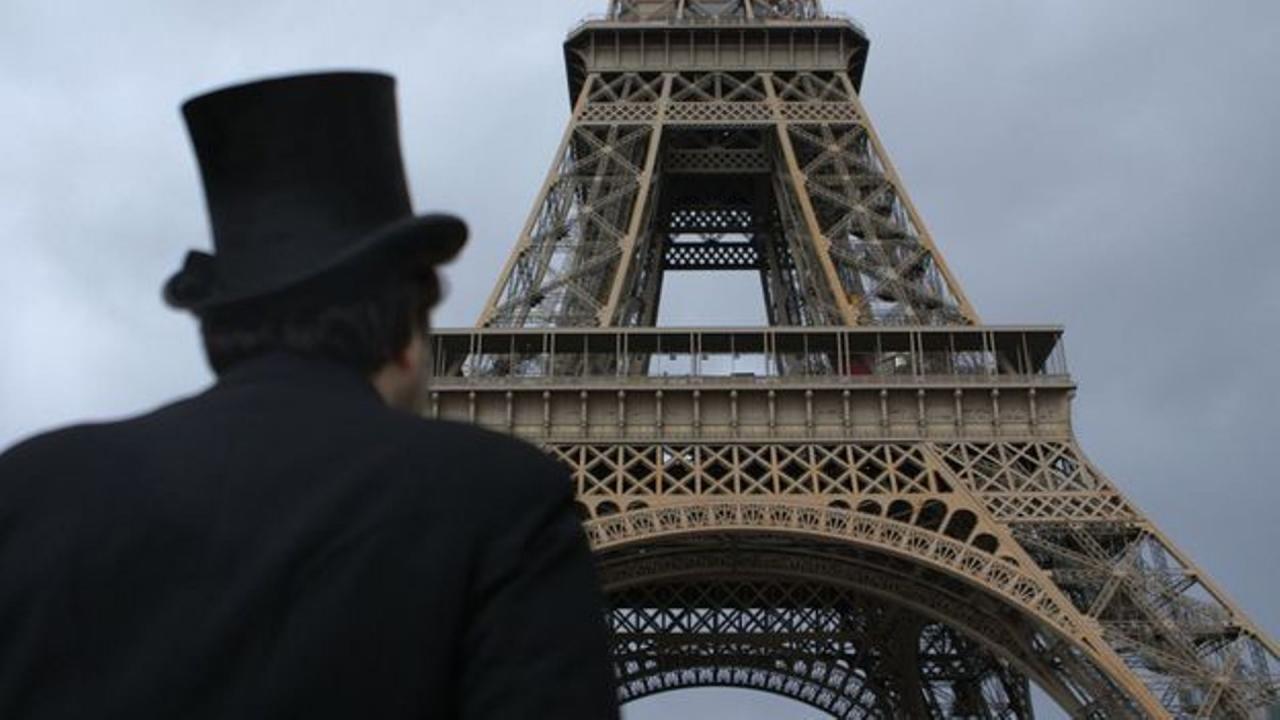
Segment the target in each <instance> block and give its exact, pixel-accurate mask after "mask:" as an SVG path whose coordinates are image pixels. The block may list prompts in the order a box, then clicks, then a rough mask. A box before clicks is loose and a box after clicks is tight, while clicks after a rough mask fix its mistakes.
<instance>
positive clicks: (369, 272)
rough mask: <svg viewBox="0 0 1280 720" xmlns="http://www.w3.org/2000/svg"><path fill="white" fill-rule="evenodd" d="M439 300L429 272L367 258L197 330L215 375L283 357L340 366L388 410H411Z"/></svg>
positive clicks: (403, 261)
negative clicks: (264, 358)
mask: <svg viewBox="0 0 1280 720" xmlns="http://www.w3.org/2000/svg"><path fill="white" fill-rule="evenodd" d="M439 299H440V282H439V279H438V277H437V275H436V272H435V269H434V267H433V266H432V265H430V264H428V263H427V262H424V261H421V260H419V259H417V258H413V257H403V258H396V259H395V260H394V261H392V260H389V259H387V258H383V257H373V258H369V259H366V260H364V261H362V262H360V263H357V264H354V265H352V266H348V267H343V268H341V269H338V270H336V271H332V272H330V273H326V274H324V275H322V276H320V277H317V278H315V279H313V280H311V281H308V282H306V283H303V284H302V285H299V286H297V287H294V288H290V289H289V290H286V291H283V292H279V293H275V294H272V295H267V296H264V297H261V298H256V299H253V300H249V301H245V302H240V303H233V304H229V305H224V306H220V307H216V308H212V309H209V310H206V311H204V312H202V313H200V315H199V319H200V331H201V336H202V338H203V340H204V348H205V355H206V357H207V358H208V360H209V365H210V366H211V367H212V368H213V370H214V372H216V373H218V374H219V375H221V374H223V373H225V372H227V371H229V370H231V369H232V368H234V367H235V366H236V365H238V364H240V363H243V362H245V361H247V360H251V359H253V358H255V357H259V356H262V355H264V354H267V353H272V352H286V353H290V354H293V355H298V356H301V357H307V358H313V359H318V360H324V361H327V362H330V363H333V364H336V365H341V366H343V367H346V368H348V369H350V370H352V371H354V372H357V373H359V374H360V375H362V376H364V377H366V378H368V379H369V380H370V382H372V383H373V385H374V386H375V388H377V390H378V392H379V393H380V394H381V395H382V397H383V398H384V399H385V400H386V401H387V403H388V404H390V405H392V406H394V407H399V408H402V409H413V408H414V406H415V404H416V401H417V400H418V398H419V397H420V395H421V390H422V379H423V375H424V372H425V362H424V354H425V353H424V351H425V344H424V338H425V334H426V331H427V328H428V325H429V317H428V314H429V312H430V310H431V308H432V307H433V306H434V305H435V304H436V303H437V302H438V301H439Z"/></svg>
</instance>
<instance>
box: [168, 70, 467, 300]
mask: <svg viewBox="0 0 1280 720" xmlns="http://www.w3.org/2000/svg"><path fill="white" fill-rule="evenodd" d="M182 111H183V114H184V115H185V116H186V121H187V128H188V130H189V131H190V133H191V140H192V143H193V144H194V145H195V150H196V157H197V159H198V160H199V162H200V171H201V175H202V176H203V178H204V190H205V198H206V200H207V202H208V206H209V219H210V223H211V225H212V227H213V246H214V249H215V254H213V255H210V254H208V253H203V252H198V251H192V252H190V253H189V254H188V255H187V259H186V263H185V265H184V266H183V268H182V270H180V271H179V272H178V273H177V274H175V275H174V276H173V277H172V278H170V279H169V282H168V283H167V284H166V285H165V289H164V297H165V300H166V301H167V302H168V303H169V304H170V305H172V306H174V307H176V308H181V309H186V310H192V311H196V312H199V311H201V310H205V309H208V308H212V307H215V306H219V305H225V304H228V303H233V302H237V301H241V300H247V299H250V298H254V297H258V296H262V295H266V294H269V293H273V292H277V291H280V290H284V289H287V288H289V287H291V286H293V285H296V284H298V283H301V282H303V281H305V280H308V279H311V278H313V277H315V276H317V275H319V274H321V273H324V272H326V271H328V270H332V269H335V268H337V267H339V266H341V265H343V264H344V263H346V262H349V261H351V260H355V259H356V258H359V257H364V256H366V255H367V254H368V253H370V252H372V251H375V250H388V249H391V250H394V249H398V248H403V249H405V250H411V251H414V252H416V253H417V254H419V255H420V256H421V257H422V258H423V259H424V260H425V261H427V262H437V263H438V262H445V261H447V260H449V259H451V258H453V257H454V256H455V255H456V254H457V253H458V250H459V249H461V247H462V245H463V243H464V242H466V237H467V227H466V225H465V224H464V223H463V222H462V221H461V220H459V219H458V218H456V217H453V216H451V215H442V214H429V215H421V216H415V215H414V214H413V208H412V205H411V204H410V200H409V191H408V186H407V184H406V182H405V176H404V166H403V164H402V161H401V157H400V136H399V135H400V134H399V126H398V120H397V115H396V97H395V80H394V79H393V78H391V77H390V76H387V75H381V74H376V73H357V72H341V73H324V74H313V75H299V76H293V77H285V78H278V79H273V80H264V81H260V82H254V83H249V84H247V85H237V86H234V87H229V88H226V89H223V90H218V91H215V92H212V93H209V94H206V95H201V96H199V97H196V98H193V99H192V100H189V101H188V102H187V103H185V104H184V105H183V106H182Z"/></svg>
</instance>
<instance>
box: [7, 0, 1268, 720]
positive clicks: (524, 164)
mask: <svg viewBox="0 0 1280 720" xmlns="http://www.w3.org/2000/svg"><path fill="white" fill-rule="evenodd" d="M603 2H604V0H576V1H575V2H560V3H528V2H514V1H512V0H501V1H499V0H495V1H493V2H489V3H458V4H449V5H446V4H444V3H440V2H432V1H429V0H428V1H425V2H423V1H418V2H409V1H408V0H382V1H380V2H371V3H365V4H363V5H362V6H361V9H360V10H359V11H355V10H353V9H352V7H353V6H352V5H351V4H350V3H343V2H338V1H337V0H319V1H316V0H310V1H309V2H305V3H304V2H301V1H299V0H273V1H272V2H249V1H248V0H236V1H234V2H218V3H202V2H194V1H193V0H187V1H182V2H170V3H149V2H143V1H142V0H128V1H124V2H116V3H111V4H109V5H85V4H84V3H73V2H71V1H70V0H44V1H37V0H16V1H15V0H10V2H6V3H4V4H3V5H0V97H3V98H4V99H3V102H0V157H2V158H3V159H4V160H3V162H2V163H0V247H3V249H4V255H5V260H4V262H3V265H2V266H0V338H3V339H4V342H5V352H4V353H3V354H0V444H5V443H8V442H11V441H13V440H15V439H17V438H18V437H20V436H23V435H26V434H30V433H32V432H35V431H37V430H40V429H44V428H47V427H49V426H52V425H55V424H58V423H64V422H68V421H72V420H76V419H84V418H102V417H114V416H119V415H122V414H127V413H130V412H134V411H137V410H141V409H145V408H147V407H149V406H151V405H154V404H157V403H159V402H162V401H164V400H165V399H167V398H170V397H173V396H175V395H177V394H180V393H183V392H189V391H192V390H194V389H197V388H198V387H200V386H201V385H202V384H203V383H205V382H207V381H208V374H207V372H206V371H205V369H204V367H203V364H202V361H201V359H200V356H199V353H198V350H197V348H196V344H195V333H194V330H193V329H192V327H191V324H190V322H189V321H188V320H187V319H186V318H184V317H181V316H179V315H175V314H173V313H170V312H168V311H167V310H165V309H164V308H162V307H161V306H160V304H159V302H158V286H159V284H160V282H161V281H162V280H163V278H164V277H165V276H166V275H167V273H168V272H170V271H171V270H172V269H173V268H174V267H175V266H176V265H177V263H178V261H179V259H180V258H181V255H182V253H183V251H184V250H185V249H186V248H187V247H191V246H204V245H207V239H206V237H207V236H206V231H205V229H204V209H203V206H202V200H201V197H200V191H199V186H198V179H197V175H196V172H195V168H194V164H193V162H192V160H191V158H190V155H189V151H188V148H187V145H186V139H185V137H184V135H183V131H182V128H181V124H180V122H179V117H178V114H177V109H176V105H177V102H178V101H179V100H181V99H182V98H184V97H186V96H188V95H190V94H192V93H194V92H197V91H200V90H203V89H205V88H208V87H211V86H215V85H219V84H222V83H225V82H229V81H233V80H238V79H242V78H246V77H252V76H258V75H264V74H274V73H279V72H286V71H292V70H297V69H303V68H315V67H340V66H358V67H378V68H384V69H387V70H390V71H392V72H394V73H396V74H397V75H398V76H399V77H400V82H401V102H402V114H403V118H404V144H405V149H406V157H407V159H408V164H409V174H410V178H411V181H412V183H413V187H414V190H415V198H416V200H417V202H418V204H419V206H420V207H433V208H448V209H453V210H456V211H458V212H461V213H462V214H464V215H466V216H467V217H468V219H469V220H470V221H471V224H472V227H473V231H474V235H475V240H474V242H473V244H472V246H471V248H470V249H469V250H468V252H467V254H466V256H465V257H464V259H463V260H461V261H460V262H458V263H457V264H456V265H454V266H453V267H452V268H451V269H450V271H449V275H450V284H451V287H452V290H451V294H450V297H449V299H448V301H447V303H446V304H445V306H444V307H443V308H442V310H441V312H440V313H439V315H438V318H437V321H438V323H440V324H446V325H466V324H470V323H472V322H473V321H474V319H475V316H476V315H477V313H478V312H479V310H480V306H481V304H482V303H483V301H484V298H485V296H486V295H487V294H488V291H489V290H490V288H491V286H492V283H493V281H494V279H495V274H496V272H497V269H498V268H499V267H500V266H501V263H502V262H503V261H504V260H505V258H506V255H507V252H508V250H509V248H510V246H511V243H512V242H513V241H514V238H515V236H516V234H517V233H518V232H519V228H520V226H521V225H522V223H523V222H524V218H525V216H526V214H527V212H528V210H529V206H530V204H531V203H532V201H533V199H534V197H533V196H534V194H535V192H536V191H537V188H538V187H539V186H540V184H541V182H542V179H543V176H544V174H545V172H546V170H547V166H548V164H549V163H550V160H551V156H552V154H553V151H554V148H555V146H556V143H557V142H558V140H559V137H560V134H561V132H562V131H563V123H564V121H565V118H566V116H567V114H568V101H567V98H566V97H565V85H564V80H563V70H562V68H561V66H560V62H561V55H560V51H559V48H558V45H559V43H560V41H561V40H562V39H563V35H564V31H565V30H566V29H567V28H568V26H569V25H570V24H572V23H573V22H575V21H576V20H577V19H578V18H579V17H581V16H583V15H585V14H587V13H589V12H597V11H599V10H601V9H602V8H603ZM830 4H831V5H832V6H834V8H835V9H838V10H843V11H847V12H850V13H852V14H854V15H856V16H857V17H858V19H859V20H861V21H862V22H863V24H864V25H866V27H867V28H868V30H869V32H870V34H871V35H872V38H873V46H872V54H871V61H870V66H869V69H868V73H867V77H866V83H865V92H864V94H865V99H866V103H867V105H868V108H869V111H870V112H871V114H872V117H873V119H874V120H875V122H876V124H877V127H878V128H879V130H880V132H881V134H882V135H883V136H884V139H885V141H886V144H887V145H888V147H889V150H890V153H891V154H892V156H893V158H894V159H895V161H896V163H897V164H898V165H899V169H900V170H901V171H902V174H903V176H904V177H905V179H906V181H907V183H908V187H909V188H910V190H911V192H912V195H913V196H914V199H915V200H916V202H917V204H918V205H919V206H920V208H921V210H922V212H923V213H924V215H925V218H926V221H927V222H928V224H929V226H930V228H931V229H932V230H933V232H934V235H935V237H936V239H937V241H938V243H939V245H940V246H941V248H942V251H943V252H944V254H945V255H946V257H947V259H948V261H949V262H950V263H951V264H952V265H953V267H954V269H955V270H956V272H957V274H958V275H959V276H960V279H961V281H962V282H963V283H964V285H965V288H966V290H967V292H968V293H969V295H970V297H971V299H972V300H973V301H974V302H975V304H976V305H977V306H978V308H979V311H980V312H981V313H982V314H983V316H984V319H986V320H987V321H989V322H997V323H999V322H1055V323H1056V322H1061V323H1064V324H1065V325H1066V326H1067V328H1068V352H1069V357H1070V359H1071V362H1072V366H1073V371H1074V372H1075V374H1076V376H1077V378H1078V379H1079V381H1080V383H1081V389H1080V395H1079V400H1078V403H1077V416H1076V419H1077V429H1078V431H1079V433H1080V435H1081V436H1082V438H1083V440H1084V442H1085V444H1086V447H1087V448H1088V449H1089V451H1090V453H1091V455H1092V457H1093V459H1094V460H1096V461H1097V462H1098V463H1099V464H1100V465H1101V466H1102V467H1103V468H1104V469H1105V470H1106V471H1107V472H1108V473H1110V474H1111V475H1112V476H1113V477H1114V479H1115V480H1116V481H1117V482H1118V483H1119V484H1120V485H1121V486H1122V487H1123V488H1124V489H1125V490H1126V492H1128V493H1129V494H1130V495H1131V496H1132V497H1133V498H1134V499H1135V500H1136V501H1137V502H1138V504H1139V505H1141V506H1142V507H1143V508H1145V509H1146V510H1148V511H1149V512H1150V514H1151V515H1152V517H1153V518H1154V519H1155V520H1156V521H1157V522H1158V523H1159V524H1160V525H1161V526H1162V527H1163V528H1165V529H1166V530H1167V531H1168V532H1169V534H1170V535H1172V536H1173V537H1174V539H1175V540H1176V541H1177V542H1178V543H1179V544H1180V545H1181V546H1182V547H1183V548H1184V549H1186V550H1187V551H1188V552H1189V553H1190V554H1191V555H1192V556H1193V557H1194V558H1195V559H1196V560H1197V561H1198V562H1200V563H1201V564H1202V565H1203V566H1204V567H1205V568H1207V569H1208V571H1209V572H1210V573H1211V574H1212V575H1213V576H1214V577H1216V578H1217V579H1219V580H1220V581H1221V582H1222V584H1223V585H1225V586H1226V587H1227V588H1228V589H1229V590H1230V592H1231V593H1232V594H1233V595H1234V596H1235V597H1236V598H1237V599H1238V600H1239V601H1240V602H1241V604H1242V605H1243V606H1244V607H1245V608H1246V609H1248V610H1249V612H1250V613H1251V614H1252V615H1253V617H1254V619H1255V620H1257V621H1258V622H1259V623H1261V624H1262V625H1263V626H1264V627H1265V628H1267V629H1269V630H1271V631H1272V632H1273V633H1274V632H1275V631H1276V630H1277V629H1278V628H1280V605H1278V604H1277V603H1276V602H1275V600H1274V597H1275V594H1276V591H1277V589H1278V588H1277V580H1276V578H1275V573H1274V572H1270V570H1271V569H1272V568H1273V567H1274V566H1275V562H1274V559H1273V558H1272V553H1273V550H1272V549H1273V548H1274V547H1276V546H1277V543H1278V541H1280V532H1278V531H1277V530H1276V527H1277V525H1276V523H1275V522H1274V514H1275V510H1274V508H1275V507H1276V505H1277V500H1280V491H1277V489H1276V488H1277V483H1276V482H1275V481H1274V478H1275V475H1276V472H1275V470H1274V469H1273V467H1272V466H1271V464H1270V459H1271V458H1270V453H1269V451H1270V450H1271V446H1272V445H1273V444H1274V442H1275V438H1276V437H1277V436H1278V435H1280V432H1278V430H1280V422H1278V421H1277V419H1276V414H1275V412H1274V410H1273V406H1274V405H1275V404H1276V402H1277V391H1276V388H1277V387H1280V369H1277V368H1278V367H1280V366H1278V365H1277V363H1276V362H1275V358H1276V357H1277V356H1280V347H1278V343H1277V339H1276V338H1277V330H1280V327H1278V323H1277V316H1278V314H1280V283H1277V282H1276V280H1275V276H1276V274H1277V271H1280V245H1278V244H1277V243H1276V242H1275V239H1276V237H1277V235H1278V234H1280V233H1278V232H1277V231H1280V219H1277V218H1278V217H1280V215H1278V214H1277V213H1276V212H1275V211H1274V209H1273V207H1272V206H1273V205H1274V199H1273V195H1274V193H1275V191H1276V188H1277V187H1280V144H1278V143H1277V141H1276V140H1275V137H1274V128H1275V127H1280V91H1277V88H1280V45H1277V44H1276V43H1275V42H1274V40H1273V38H1274V35H1275V29H1276V28H1277V27H1280V5H1278V4H1276V3H1274V2H1268V1H1267V0H1254V1H1248V0H1236V1H1234V2H1223V3H1212V4H1209V3H1202V2H1194V1H1192V0H1133V1H1132V2H1126V3H1109V2H1103V1H1102V0H1092V1H1090V2H1081V1H1075V0H1055V1H1053V2H1048V1H1046V2H1037V3H1019V2H1009V1H1008V0H971V1H970V2H965V3H950V2H947V3H941V2H933V3H925V2H921V1H919V0H914V1H907V2H892V3H890V2H876V3H873V2H856V3H855V2H838V3H830ZM673 287H674V286H673ZM707 287H708V286H707V285H705V284H704V285H702V286H701V289H703V290H705V289H706V288H707ZM735 287H736V286H735ZM674 289H675V290H676V294H675V295H673V296H672V297H670V298H669V299H668V302H669V303H670V304H672V305H673V306H678V305H680V304H687V301H688V300H689V298H690V297H692V294H693V293H696V292H697V291H698V289H699V286H698V285H697V283H690V284H689V286H688V287H686V288H685V289H684V290H683V291H681V290H679V288H674ZM752 290H753V287H752V286H750V285H749V284H744V285H743V286H742V290H741V293H742V294H743V295H745V294H746V293H748V292H750V291H752ZM734 297H738V291H736V290H735V292H734ZM744 300H745V298H744ZM748 302H755V300H754V298H751V299H750V300H749V301H748ZM735 304H737V303H735ZM713 311H714V312H717V313H719V312H724V313H729V312H732V308H725V309H721V310H713ZM676 315H679V313H676ZM680 319H681V320H684V317H683V315H680ZM687 321H688V322H692V321H694V320H693V319H692V318H690V319H689V320H687ZM742 703H743V701H742V700H741V699H740V696H738V695H735V694H732V693H727V694H726V693H716V692H714V691H709V692H707V693H685V694H674V695H671V696H666V697H662V698H655V699H654V700H653V701H650V702H648V703H646V704H643V705H637V706H636V707H635V708H634V712H632V713H631V717H632V718H634V720H644V719H646V718H657V717H659V716H673V715H675V714H680V713H683V714H686V715H687V716H690V717H702V718H715V717H746V718H749V717H766V716H768V717H771V718H781V717H795V718H812V717H813V716H814V714H813V713H812V712H808V711H804V710H799V711H794V710H793V711H784V710H781V709H779V710H777V711H776V712H774V711H773V709H772V707H770V706H769V705H768V703H766V702H765V701H761V700H759V699H758V698H756V697H755V696H751V702H749V703H746V705H745V706H742V707H738V705H740V704H742ZM730 706H733V711H732V712H731V711H730ZM713 707H715V708H719V710H712V709H711V708H713ZM752 708H754V709H752ZM739 711H740V712H739ZM735 712H738V714H734V713H735ZM752 712H755V713H756V714H755V715H752V714H750V713H752Z"/></svg>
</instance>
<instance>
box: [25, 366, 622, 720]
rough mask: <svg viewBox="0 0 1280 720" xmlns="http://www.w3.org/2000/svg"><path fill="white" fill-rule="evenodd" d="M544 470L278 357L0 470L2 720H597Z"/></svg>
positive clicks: (601, 636)
mask: <svg viewBox="0 0 1280 720" xmlns="http://www.w3.org/2000/svg"><path fill="white" fill-rule="evenodd" d="M606 653H607V650H606V631H605V628H604V622H603V616H602V611H601V598H600V593H599V590H598V589H597V587H596V585H595V577H594V574H593V570H592V566H591V559H590V554H589V551H588V549H587V547H586V542H585V539H584V536H583V533H582V530H581V526H580V524H579V522H578V520H577V516H576V513H575V512H574V511H573V508H572V497H571V486H570V483H569V482H568V478H567V474H566V471H565V469H564V468H563V467H562V466H560V465H558V464H556V463H554V462H553V461H551V460H550V459H549V458H546V457H545V456H543V455H542V454H541V453H540V452H538V451H537V450H535V449H534V448H532V447H531V446H528V445H525V444H523V443H520V442H517V441H515V440H512V439H509V438H506V437H503V436H500V435H496V434H491V433H488V432H485V431H482V430H479V429H476V428H472V427H469V426H463V425H454V424H449V423H438V422H431V421H427V420H423V419H420V418H417V417H415V416H413V415H411V414H408V413H402V412H398V411H395V410H391V409H389V408H387V407H386V406H385V405H384V404H383V403H382V401H381V399H380V398H379V396H378V395H377V394H376V393H375V392H374V390H373V388H372V386H371V385H370V384H369V383H368V382H367V381H365V380H364V379H363V378H361V377H359V376H358V375H356V374H354V373H351V372H349V371H346V370H343V369H341V368H339V367H337V366H330V365H327V364H324V363H321V362H316V361H309V360H302V359H300V358H296V357H290V356H286V355H274V356H270V357H266V358H261V359H258V360H254V361H251V362H249V363H246V364H245V365H243V366H242V367H238V368H237V369H235V370H233V371H232V372H231V373H229V374H228V375H227V376H226V377H224V378H223V379H222V380H221V381H220V382H219V383H218V384H217V385H216V386H214V387H213V388H212V389H211V390H209V391H208V392H205V393H204V394H201V395H199V396H196V397H194V398H192V399H189V400H185V401H182V402H179V403H176V404H173V405H170V406H167V407H165V408H162V409H160V410H158V411H156V412H154V413H151V414H149V415H146V416H143V417H140V418H137V419H133V420H129V421H125V422H120V423H111V424H103V425H90V426H82V427H77V428H71V429H67V430H62V431H58V432H55V433H51V434H48V435H44V436H42V437H38V438H35V439H33V440H30V441H27V442H25V443H23V444H21V445H19V446H18V447H16V448H14V449H12V450H10V451H9V452H8V453H6V454H4V455H3V456H0V718H4V719H5V720H17V719H19V718H22V719H28V718H29V719H31V720H37V719H41V720H43V719H45V718H121V719H124V718H129V719H130V720H137V719H139V718H173V719H175V720H176V719H183V720H186V719H189V718H228V719H230V718H235V719H240V718H298V719H299V720H302V719H307V720H311V719H315V718H352V719H354V718H361V719H363V718H369V719H370V720H390V719H393V718H415V719H419V720H420V719H429V718H442V719H443V718H466V719H468V720H470V719H480V718H484V719H486V720H490V719H491V720H516V719H518V718H548V719H551V718H554V719H555V720H573V719H577V718H582V719H584V720H586V719H590V720H602V719H603V720H609V719H613V718H617V716H618V714H617V713H618V711H617V709H616V703H615V695H614V686H613V680H612V677H613V676H612V671H611V667H610V664H609V661H608V658H607V655H606Z"/></svg>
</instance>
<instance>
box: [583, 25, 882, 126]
mask: <svg viewBox="0 0 1280 720" xmlns="http://www.w3.org/2000/svg"><path fill="white" fill-rule="evenodd" d="M564 48H565V64H566V67H567V68H568V77H569V98H570V102H571V103H572V102H573V101H574V100H576V99H577V97H578V93H579V91H580V90H581V89H582V84H583V82H584V81H585V78H586V76H587V75H588V74H589V73H591V72H646V71H648V72H672V71H677V70H678V71H682V72H689V71H718V72H733V71H741V72H769V71H796V70H812V71H845V72H848V73H849V75H850V79H851V80H852V81H853V83H854V85H855V86H856V87H857V88H859V89H861V87H862V76H863V72H864V70H865V69H866V59H867V53H868V50H869V49H870V40H869V39H868V37H867V33H866V32H865V31H864V30H863V28H862V26H860V25H859V24H858V23H857V22H856V21H854V20H853V19H852V18H850V17H848V16H845V15H842V14H838V13H831V12H827V11H826V10H824V9H823V8H822V5H821V3H820V2H818V0H611V2H610V4H609V11H608V12H606V13H603V14H600V15H591V16H588V17H586V18H585V19H583V20H582V21H581V22H580V23H578V25H577V26H575V27H574V28H573V29H572V30H571V31H570V32H569V36H568V39H567V40H566V41H565V45H564Z"/></svg>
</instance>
